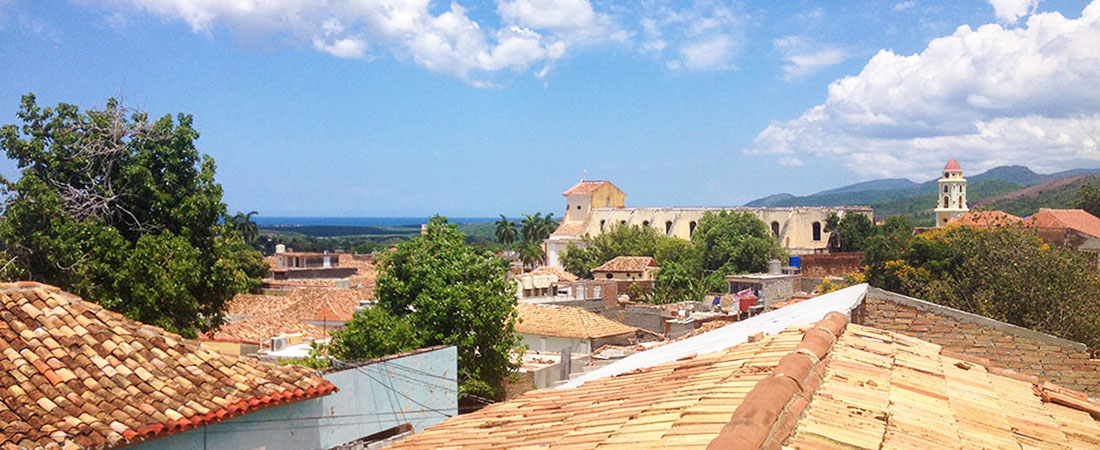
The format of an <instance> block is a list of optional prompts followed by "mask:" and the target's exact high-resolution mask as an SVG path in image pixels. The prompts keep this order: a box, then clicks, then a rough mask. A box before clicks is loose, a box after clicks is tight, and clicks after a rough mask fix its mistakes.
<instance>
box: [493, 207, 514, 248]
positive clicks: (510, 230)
mask: <svg viewBox="0 0 1100 450" xmlns="http://www.w3.org/2000/svg"><path fill="white" fill-rule="evenodd" d="M494 234H495V235H496V238H497V242H499V243H500V244H502V245H504V246H506V247H507V246H509V245H511V244H512V243H513V242H515V241H516V236H517V235H518V234H519V232H518V230H517V229H516V223H515V222H512V221H511V220H508V218H507V217H504V214H501V215H500V220H498V221H496V229H495V233H494Z"/></svg>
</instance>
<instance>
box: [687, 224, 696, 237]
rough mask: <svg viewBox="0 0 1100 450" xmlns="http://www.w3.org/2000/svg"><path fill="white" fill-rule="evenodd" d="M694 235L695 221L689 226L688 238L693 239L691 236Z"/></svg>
mask: <svg viewBox="0 0 1100 450" xmlns="http://www.w3.org/2000/svg"><path fill="white" fill-rule="evenodd" d="M693 234H695V221H694V220H693V221H691V223H689V224H688V237H691V235H693Z"/></svg>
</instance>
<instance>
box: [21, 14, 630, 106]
mask: <svg viewBox="0 0 1100 450" xmlns="http://www.w3.org/2000/svg"><path fill="white" fill-rule="evenodd" d="M0 1H2V0H0ZM106 4H109V5H112V6H113V8H114V10H115V11H113V12H112V13H111V14H118V13H119V12H120V11H122V12H128V13H134V12H139V13H147V14H152V15H155V16H160V17H165V18H169V19H172V20H180V21H183V22H184V23H186V24H187V25H188V26H190V27H191V29H192V30H194V31H195V32H197V33H209V32H210V31H211V30H212V29H213V28H214V27H217V26H224V27H227V28H229V29H233V30H237V31H243V32H248V33H269V34H281V35H288V36H292V37H296V38H299V39H301V40H302V41H304V42H306V43H309V44H311V45H312V47H313V48H314V49H316V50H318V51H322V52H325V53H328V54H330V55H332V56H334V57H337V58H348V59H364V58H370V57H374V56H379V55H386V54H388V55H392V56H393V57H395V58H398V59H403V60H412V61H414V62H415V63H416V64H418V65H420V66H423V67H425V68H428V69H430V70H433V71H437V72H441V73H445V74H448V75H451V76H453V77H455V78H458V79H460V80H463V81H466V82H469V83H471V84H474V85H478V86H487V85H492V84H493V79H494V75H495V74H496V73H498V72H501V71H515V72H523V71H526V70H528V69H531V68H532V67H536V66H539V65H541V66H542V68H541V69H538V70H536V71H535V74H536V75H540V74H541V75H545V74H546V72H547V71H548V70H549V69H548V68H549V67H550V66H551V65H552V64H553V63H554V61H556V60H557V59H559V58H562V57H563V56H564V55H565V50H566V49H567V48H569V47H570V46H571V45H575V44H577V43H582V42H585V41H591V40H599V39H608V38H609V36H610V37H613V36H621V35H616V34H615V32H616V28H615V26H614V22H613V21H612V20H611V18H610V17H609V16H607V15H606V14H601V13H598V12H596V11H594V10H593V8H592V4H591V3H590V2H589V1H588V0H501V1H500V2H499V3H498V5H497V6H498V12H499V14H500V23H499V24H496V26H487V25H486V24H484V23H479V22H478V21H475V20H474V19H472V18H471V17H470V16H469V15H468V14H467V11H466V9H465V8H464V7H463V6H462V5H461V4H459V3H458V2H452V3H450V5H449V8H447V9H445V10H442V11H440V10H439V8H438V5H433V4H432V3H431V2H430V1H429V0H366V1H358V0H267V1H257V0H109V1H108V2H107V3H106Z"/></svg>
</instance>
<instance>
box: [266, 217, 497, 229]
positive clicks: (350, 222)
mask: <svg viewBox="0 0 1100 450" xmlns="http://www.w3.org/2000/svg"><path fill="white" fill-rule="evenodd" d="M428 219H429V217H288V216H254V217H253V218H252V220H253V221H255V222H256V225H259V226H261V227H275V226H293V225H303V226H306V225H332V226H345V227H399V226H420V225H421V224H425V223H428ZM448 219H450V221H451V222H452V223H481V222H493V221H496V220H497V219H498V217H448Z"/></svg>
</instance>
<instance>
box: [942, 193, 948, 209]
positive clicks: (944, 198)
mask: <svg viewBox="0 0 1100 450" xmlns="http://www.w3.org/2000/svg"><path fill="white" fill-rule="evenodd" d="M943 207H944V208H946V207H947V196H946V195H945V196H943Z"/></svg>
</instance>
